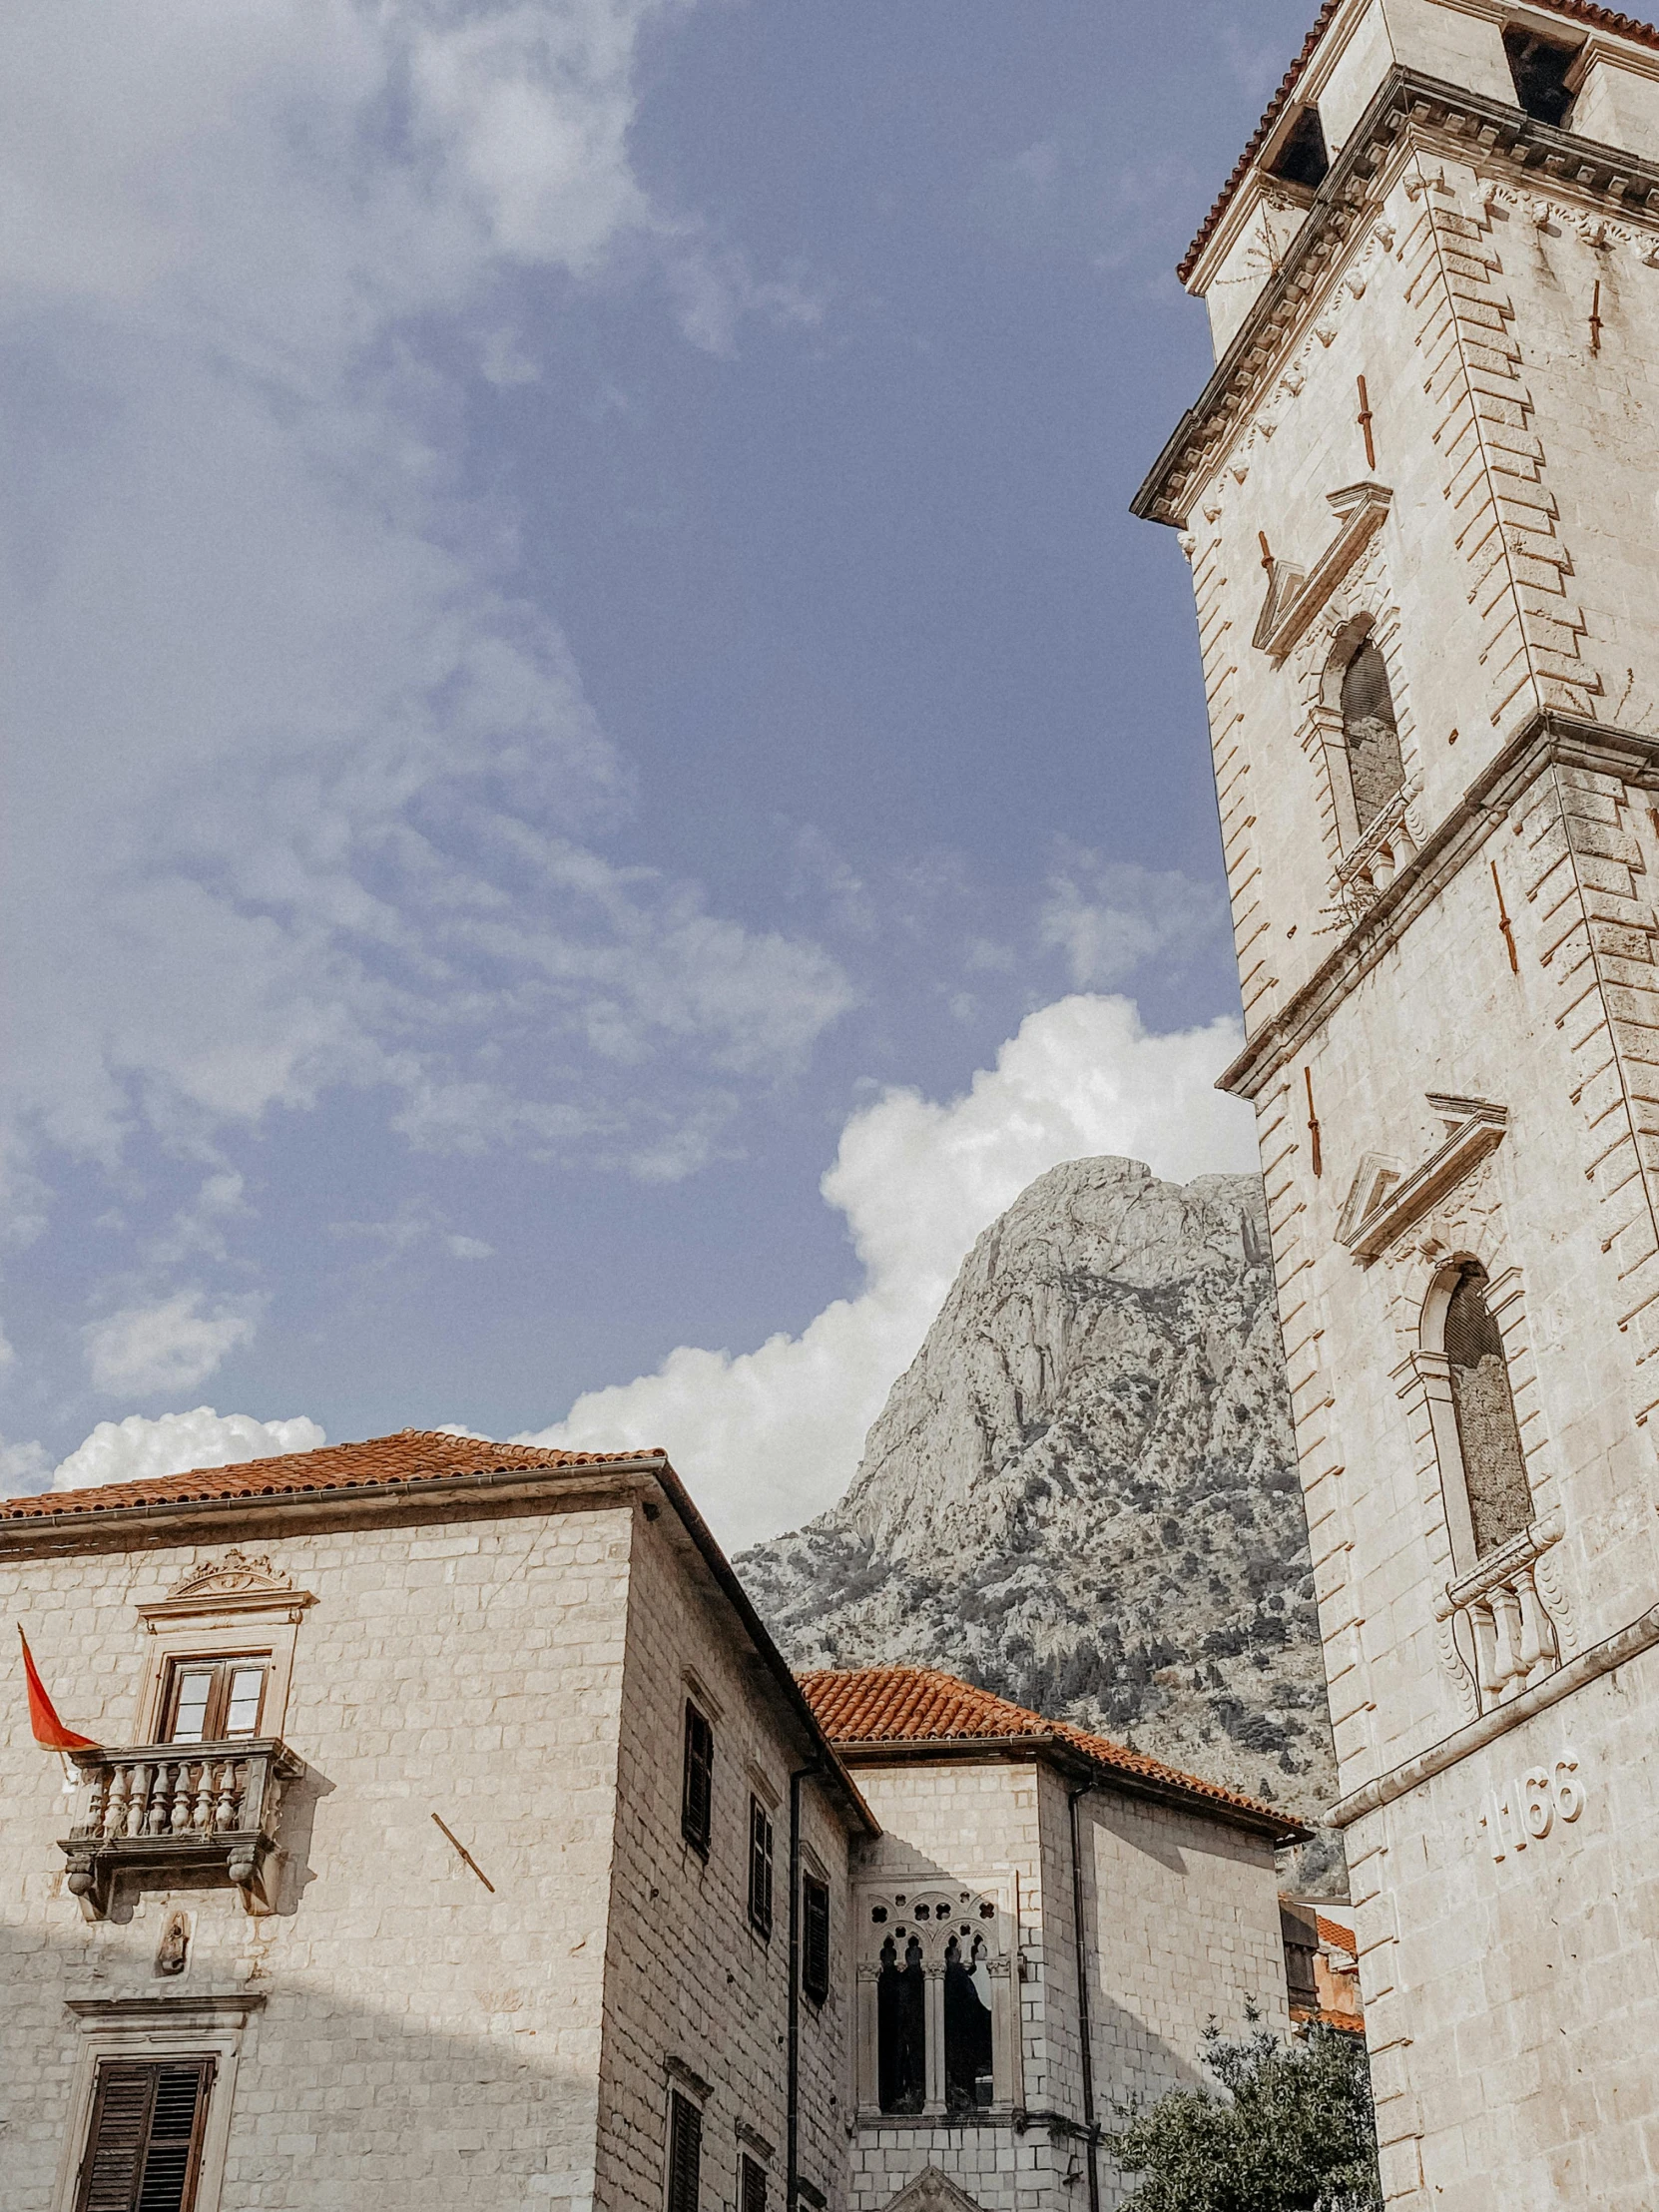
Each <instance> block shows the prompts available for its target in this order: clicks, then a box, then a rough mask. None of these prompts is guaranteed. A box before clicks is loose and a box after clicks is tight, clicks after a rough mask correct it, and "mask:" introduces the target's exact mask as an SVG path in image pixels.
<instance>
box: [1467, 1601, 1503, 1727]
mask: <svg viewBox="0 0 1659 2212" xmlns="http://www.w3.org/2000/svg"><path fill="white" fill-rule="evenodd" d="M1469 1626H1470V1627H1471V1628H1472V1629H1473V1630H1474V1660H1475V1672H1476V1673H1477V1674H1478V1676H1479V1677H1480V1697H1481V1702H1482V1703H1483V1704H1490V1703H1491V1702H1492V1701H1493V1700H1495V1698H1496V1697H1497V1694H1498V1691H1499V1689H1500V1688H1501V1687H1502V1679H1501V1677H1500V1676H1499V1674H1498V1671H1497V1628H1496V1624H1495V1623H1494V1622H1493V1619H1492V1609H1491V1607H1490V1606H1489V1605H1488V1604H1487V1603H1486V1601H1485V1599H1484V1598H1476V1599H1475V1600H1474V1603H1473V1604H1472V1605H1471V1606H1470V1607H1469Z"/></svg>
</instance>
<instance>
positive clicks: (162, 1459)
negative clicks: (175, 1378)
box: [16, 1405, 328, 1490]
mask: <svg viewBox="0 0 1659 2212" xmlns="http://www.w3.org/2000/svg"><path fill="white" fill-rule="evenodd" d="M327 1441H328V1439H327V1437H326V1436H325V1435H324V1434H323V1432H322V1430H321V1429H320V1428H319V1427H318V1426H317V1424H316V1422H315V1421H314V1420H307V1419H306V1418H305V1417H304V1416H303V1415H300V1416H299V1417H297V1418H296V1419H293V1420H256V1419H255V1418H254V1417H253V1415H252V1414H250V1413H216V1412H215V1411H214V1409H213V1407H212V1406H211V1405H198V1406H197V1407H196V1409H195V1411H194V1412H189V1413H163V1414H162V1415H161V1416H160V1417H159V1418H158V1419H155V1420H147V1419H146V1418H145V1417H144V1415H143V1414H141V1413H129V1414H128V1416H127V1418H126V1419H125V1420H120V1421H115V1420H101V1421H100V1422H99V1423H98V1426H97V1427H96V1428H95V1429H94V1430H93V1432H92V1434H91V1435H90V1436H88V1437H87V1439H86V1441H85V1442H84V1443H82V1444H80V1445H78V1446H77V1448H76V1449H75V1450H74V1451H72V1452H71V1453H70V1454H69V1456H68V1458H67V1459H64V1460H62V1461H60V1462H59V1465H58V1467H57V1469H56V1470H55V1472H54V1473H53V1476H52V1485H51V1486H52V1488H53V1489H54V1490H83V1489H89V1488H91V1487H92V1486H93V1485H94V1484H95V1483H100V1482H142V1481H144V1480H146V1479H147V1478H148V1477H149V1476H151V1475H159V1474H183V1473H184V1472H185V1471H186V1470H187V1469H188V1468H191V1467H229V1466H235V1465H238V1464H240V1463H241V1461H243V1460H245V1459H274V1458H277V1456H278V1455H279V1454H280V1453H282V1452H284V1451H315V1450H317V1449H319V1448H320V1446H321V1445H323V1444H325V1443H326V1442H327ZM25 1448H27V1449H32V1450H36V1451H38V1450H39V1449H40V1447H39V1445H32V1446H27V1447H25ZM16 1486H18V1487H27V1488H30V1489H38V1488H39V1487H41V1485H40V1484H39V1483H34V1482H31V1483H27V1484H22V1485H16Z"/></svg>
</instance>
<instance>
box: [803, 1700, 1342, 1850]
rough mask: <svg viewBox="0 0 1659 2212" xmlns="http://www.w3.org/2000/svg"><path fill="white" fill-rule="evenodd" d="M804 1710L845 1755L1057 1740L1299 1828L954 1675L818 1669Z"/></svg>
mask: <svg viewBox="0 0 1659 2212" xmlns="http://www.w3.org/2000/svg"><path fill="white" fill-rule="evenodd" d="M798 1679H799V1681H800V1683H801V1687H802V1689H803V1690H804V1691H805V1693H806V1697H807V1702H808V1704H809V1705H810V1706H811V1707H812V1708H813V1711H814V1712H815V1713H816V1714H817V1715H818V1719H819V1725H820V1726H821V1727H822V1728H823V1730H824V1733H825V1734H826V1735H827V1736H828V1737H829V1739H830V1742H831V1743H832V1744H833V1745H834V1746H835V1747H836V1748H837V1750H841V1751H844V1750H845V1749H846V1748H847V1746H848V1745H851V1744H859V1745H863V1744H939V1743H962V1742H971V1741H973V1740H974V1739H975V1738H982V1739H985V1740H994V1739H998V1738H1002V1739H1006V1738H1008V1737H1019V1736H1040V1737H1045V1738H1048V1739H1050V1740H1052V1739H1053V1738H1054V1737H1056V1736H1058V1737H1061V1738H1063V1739H1064V1740H1065V1741H1066V1742H1067V1743H1069V1744H1071V1745H1072V1746H1073V1747H1074V1748H1075V1749H1076V1750H1077V1751H1078V1752H1080V1753H1081V1754H1082V1756H1083V1757H1084V1758H1085V1759H1088V1760H1090V1761H1092V1762H1093V1764H1094V1765H1095V1766H1097V1767H1105V1768H1107V1769H1109V1770H1110V1771H1111V1772H1112V1773H1115V1774H1120V1775H1122V1776H1124V1777H1125V1779H1126V1780H1132V1781H1141V1782H1149V1783H1155V1784H1157V1785H1158V1786H1159V1787H1160V1788H1165V1789H1170V1790H1174V1791H1177V1792H1179V1793H1180V1794H1181V1795H1182V1796H1185V1797H1191V1798H1196V1799H1202V1800H1203V1801H1205V1802H1206V1803H1208V1804H1211V1805H1214V1806H1217V1807H1224V1806H1227V1807H1232V1808H1233V1809H1234V1810H1235V1811H1238V1812H1241V1813H1250V1814H1252V1815H1253V1816H1255V1817H1256V1818H1257V1819H1259V1820H1266V1821H1273V1822H1277V1823H1279V1825H1280V1826H1281V1827H1283V1828H1284V1829H1286V1830H1290V1829H1294V1828H1298V1827H1300V1826H1301V1823H1300V1822H1299V1821H1297V1820H1296V1818H1295V1817H1294V1816H1293V1815H1291V1814H1287V1813H1284V1812H1282V1811H1281V1810H1280V1808H1279V1807H1278V1806H1275V1805H1266V1804H1264V1803H1263V1802H1262V1801H1261V1800H1260V1799H1259V1798H1251V1797H1244V1796H1241V1795H1240V1794H1239V1792H1237V1791H1235V1790H1225V1789H1223V1788H1222V1787H1221V1785H1220V1784H1219V1783H1215V1782H1206V1781H1204V1780H1202V1779H1201V1777H1199V1776H1198V1775H1194V1774H1183V1773H1182V1771H1181V1770H1180V1768H1179V1767H1166V1766H1165V1765H1164V1764H1163V1762H1162V1761H1161V1760H1158V1759H1149V1758H1147V1757H1146V1755H1145V1753H1144V1752H1139V1751H1131V1750H1130V1749H1129V1748H1128V1746H1127V1745H1124V1744H1116V1743H1113V1742H1112V1741H1111V1739H1110V1738H1109V1737H1106V1736H1094V1735H1091V1734H1090V1733H1089V1731H1088V1730H1087V1729H1084V1728H1076V1727H1074V1726H1073V1725H1072V1723H1071V1722H1070V1721H1052V1720H1045V1719H1044V1717H1043V1716H1042V1714H1041V1713H1033V1712H1031V1711H1030V1710H1029V1709H1028V1708H1027V1707H1026V1706H1023V1705H1013V1704H1011V1703H1010V1702H1009V1701H1008V1699H1006V1698H1000V1697H995V1696H993V1695H992V1694H991V1692H990V1691H989V1690H976V1689H975V1688H974V1687H973V1685H972V1684H971V1683H969V1682H960V1681H958V1680H957V1678H956V1677H955V1675H953V1674H943V1673H941V1672H939V1671H938V1670H937V1669H936V1668H933V1667H855V1668H850V1669H847V1670H845V1671H841V1670H837V1669H830V1668H824V1669H820V1670H817V1671H815V1672H813V1673H809V1674H803V1675H801V1676H800V1677H799V1678H798Z"/></svg>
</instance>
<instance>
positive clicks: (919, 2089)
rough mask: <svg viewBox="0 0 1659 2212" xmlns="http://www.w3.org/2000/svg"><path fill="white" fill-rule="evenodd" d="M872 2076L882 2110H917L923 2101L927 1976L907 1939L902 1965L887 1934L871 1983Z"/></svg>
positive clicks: (918, 1954)
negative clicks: (875, 2078)
mask: <svg viewBox="0 0 1659 2212" xmlns="http://www.w3.org/2000/svg"><path fill="white" fill-rule="evenodd" d="M875 2017H876V2052H877V2075H878V2083H879V2089H878V2093H879V2096H880V2102H881V2109H882V2111H883V2112H919V2111H920V2110H921V2108H922V2106H923V2105H924V2104H925V2103H926V2101H927V1976H926V1974H925V1972H924V1971H923V1968H922V1963H921V1944H920V1943H919V1942H918V1941H917V1939H916V1937H915V1936H911V1937H910V1938H909V1940H908V1942H906V1944H905V1946H904V1952H903V1958H902V1961H901V1960H900V1957H899V1950H898V1945H897V1943H896V1942H895V1941H894V1940H893V1938H892V1936H888V1937H887V1939H886V1941H885V1942H884V1943H883V1944H882V1945H881V1971H880V1974H879V1976H878V1977H877V1980H876V1984H875Z"/></svg>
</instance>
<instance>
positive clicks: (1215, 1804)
mask: <svg viewBox="0 0 1659 2212" xmlns="http://www.w3.org/2000/svg"><path fill="white" fill-rule="evenodd" d="M835 1749H836V1751H837V1752H838V1753H839V1755H840V1757H841V1759H842V1760H843V1761H844V1762H845V1763H846V1764H847V1765H848V1766H849V1767H878V1766H911V1765H921V1764H924V1763H927V1762H932V1761H937V1760H960V1761H971V1760H976V1759H977V1760H989V1761H994V1762H995V1763H996V1764H998V1765H1009V1764H1023V1765H1027V1766H1033V1765H1035V1764H1036V1763H1037V1762H1038V1761H1039V1760H1043V1761H1046V1762H1047V1763H1048V1765H1050V1766H1052V1767H1054V1768H1055V1769H1056V1770H1057V1771H1058V1772H1060V1773H1062V1774H1065V1775H1068V1776H1070V1777H1071V1778H1072V1779H1073V1780H1083V1781H1087V1782H1089V1783H1091V1784H1094V1785H1103V1786H1104V1787H1106V1788H1108V1789H1113V1790H1120V1791H1122V1792H1123V1794H1124V1795H1125V1796H1126V1797H1136V1798H1146V1799H1150V1800H1151V1801H1152V1802H1153V1803H1155V1804H1159V1805H1167V1806H1171V1807H1173V1808H1175V1809H1176V1810H1177V1811H1179V1812H1183V1813H1197V1814H1201V1815H1202V1816H1203V1817H1204V1818H1205V1819H1207V1820H1213V1821H1219V1822H1220V1823H1221V1824H1222V1825H1223V1826H1224V1827H1227V1828H1242V1829H1245V1830H1247V1831H1248V1832H1249V1833H1250V1834H1252V1835H1256V1836H1262V1837H1265V1838H1266V1839H1268V1841H1270V1842H1271V1843H1273V1844H1275V1845H1282V1844H1305V1843H1307V1842H1309V1841H1310V1839H1311V1838H1312V1837H1313V1835H1314V1830H1313V1829H1311V1828H1309V1827H1308V1826H1307V1825H1306V1824H1305V1823H1304V1822H1302V1821H1299V1820H1296V1819H1294V1818H1293V1817H1292V1816H1291V1815H1289V1814H1280V1813H1275V1812H1274V1811H1273V1809H1272V1808H1271V1807H1270V1806H1266V1805H1230V1804H1228V1803H1227V1802H1226V1801H1225V1800H1220V1799H1216V1798H1212V1797H1210V1796H1208V1795H1206V1793H1205V1792H1204V1791H1202V1790H1194V1789H1188V1788H1186V1787H1185V1786H1184V1785H1183V1784H1182V1783H1180V1782H1179V1781H1177V1780H1176V1779H1175V1778H1174V1777H1173V1776H1170V1777H1164V1776H1159V1775H1142V1774H1135V1773H1133V1772H1132V1771H1130V1770H1129V1769H1126V1768H1123V1767H1117V1766H1113V1765H1112V1764H1111V1763H1110V1762H1109V1761H1107V1760H1104V1759H1095V1758H1091V1757H1090V1755H1089V1754H1088V1753H1087V1752H1086V1751H1084V1750H1083V1749H1082V1747H1081V1746H1080V1745H1078V1744H1075V1743H1073V1742H1072V1741H1071V1739H1070V1738H1069V1737H1067V1736H1061V1735H1051V1736H926V1737H866V1738H863V1739H861V1740H859V1741H856V1742H844V1743H837V1744H836V1745H835Z"/></svg>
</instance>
